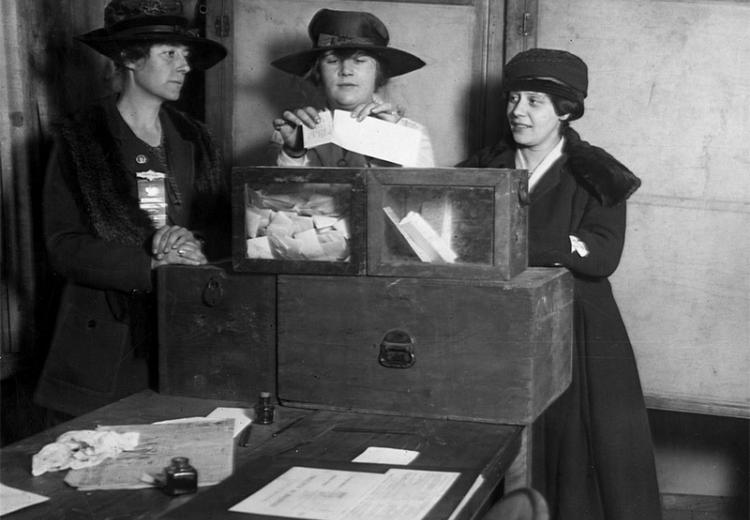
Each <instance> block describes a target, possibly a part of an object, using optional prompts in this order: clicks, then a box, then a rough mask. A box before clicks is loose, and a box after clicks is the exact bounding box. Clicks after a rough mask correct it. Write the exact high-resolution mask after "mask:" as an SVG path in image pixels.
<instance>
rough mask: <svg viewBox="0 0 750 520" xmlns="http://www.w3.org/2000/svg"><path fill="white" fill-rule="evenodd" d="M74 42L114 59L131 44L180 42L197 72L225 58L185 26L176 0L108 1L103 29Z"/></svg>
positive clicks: (212, 43)
mask: <svg viewBox="0 0 750 520" xmlns="http://www.w3.org/2000/svg"><path fill="white" fill-rule="evenodd" d="M76 40H78V41H80V42H83V43H85V44H86V45H88V46H89V47H91V48H93V49H95V50H97V51H99V52H100V53H102V54H104V55H105V56H107V57H108V58H112V59H115V60H116V59H117V57H118V55H119V54H120V52H121V51H122V49H124V48H126V47H128V46H129V45H132V44H139V43H149V42H160V41H163V42H174V43H181V44H184V45H187V46H189V47H190V50H191V57H190V66H191V67H194V68H196V69H201V70H203V69H207V68H209V67H212V66H213V65H215V64H217V63H218V62H220V61H221V60H222V59H224V57H225V56H226V55H227V50H226V48H225V47H224V46H223V45H222V44H220V43H219V42H215V41H213V40H209V39H208V38H203V37H201V36H199V35H198V33H197V31H196V30H195V29H193V28H191V27H190V26H189V22H188V19H187V18H186V17H185V16H184V14H183V7H182V2H180V1H177V0H112V1H111V2H110V3H109V4H108V5H107V7H106V8H105V10H104V27H103V28H101V29H96V30H95V31H91V32H88V33H86V34H82V35H81V36H77V37H76Z"/></svg>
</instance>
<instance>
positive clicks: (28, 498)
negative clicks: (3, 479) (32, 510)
mask: <svg viewBox="0 0 750 520" xmlns="http://www.w3.org/2000/svg"><path fill="white" fill-rule="evenodd" d="M47 500H49V497H45V496H42V495H37V494H36V493H30V492H28V491H23V490H21V489H16V488H12V487H10V486H6V485H5V484H0V516H2V515H7V514H9V513H12V512H13V511H18V510H19V509H23V508H25V507H29V506H33V505H34V504H39V503H40V502H45V501H47Z"/></svg>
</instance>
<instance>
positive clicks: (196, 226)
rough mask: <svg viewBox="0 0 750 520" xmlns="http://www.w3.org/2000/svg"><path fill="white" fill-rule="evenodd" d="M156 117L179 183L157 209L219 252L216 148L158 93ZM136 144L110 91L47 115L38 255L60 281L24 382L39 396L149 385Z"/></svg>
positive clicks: (222, 242) (56, 398) (88, 396)
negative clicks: (52, 135)
mask: <svg viewBox="0 0 750 520" xmlns="http://www.w3.org/2000/svg"><path fill="white" fill-rule="evenodd" d="M160 119H161V123H162V128H163V131H164V136H165V141H164V142H165V147H166V151H167V157H168V162H169V165H170V171H171V172H172V173H171V175H172V176H173V178H174V181H175V182H176V185H177V186H178V191H179V193H180V195H179V203H173V202H174V201H173V200H172V198H171V197H170V198H169V199H170V200H169V204H170V206H169V208H168V215H169V217H170V219H171V221H172V223H173V224H175V225H180V226H184V227H186V228H188V229H190V230H192V231H194V232H199V233H200V234H201V235H202V237H203V238H205V239H206V242H207V244H206V252H207V256H209V259H211V256H216V255H221V254H226V253H228V250H229V244H230V241H229V235H228V232H229V229H230V211H231V208H230V203H229V198H228V193H227V185H226V181H225V179H224V175H223V173H222V170H221V164H220V160H219V157H218V155H217V152H216V150H217V149H216V147H215V146H214V144H213V143H212V140H211V137H210V136H209V134H208V132H207V130H206V128H205V126H204V125H203V124H201V123H199V122H197V121H195V120H193V119H191V118H190V117H189V116H187V115H186V114H183V113H181V112H179V111H177V110H175V109H174V108H170V107H168V106H166V105H164V106H163V108H162V111H161V114H160ZM139 147H141V148H143V149H142V150H141V149H139ZM148 153H149V152H148V149H147V148H146V147H145V144H144V143H142V142H141V141H139V140H138V139H137V138H135V136H134V134H132V131H131V130H130V129H129V127H128V126H127V125H126V123H125V122H124V121H123V120H122V118H121V116H120V114H119V112H118V111H117V107H116V105H115V99H109V100H107V101H106V102H105V103H103V104H100V105H95V106H93V107H91V108H90V109H87V110H85V111H82V112H81V113H78V114H76V115H74V116H72V117H69V118H67V119H65V120H64V121H62V123H61V124H60V125H59V127H58V132H57V135H56V147H55V151H54V152H53V157H52V159H51V161H50V164H49V167H48V171H47V177H46V179H45V187H44V197H43V199H44V201H43V203H44V234H45V241H46V245H47V250H48V254H49V260H50V263H51V264H52V267H53V268H54V269H55V271H57V272H58V273H60V274H61V275H62V276H64V277H65V278H66V284H65V287H64V288H63V293H62V296H61V301H60V307H59V310H58V316H57V320H56V323H55V331H54V337H53V340H52V344H51V346H50V350H49V353H48V356H47V360H46V362H45V366H44V369H43V372H42V376H41V378H40V381H39V384H38V386H37V389H36V395H35V400H36V401H37V403H38V404H40V405H42V406H45V407H48V408H51V409H54V410H57V411H61V412H64V413H67V414H71V415H79V414H81V413H84V412H87V411H89V410H92V409H94V408H97V407H99V406H102V405H104V404H107V403H109V402H112V401H114V400H116V399H119V398H121V397H124V396H126V395H128V394H131V393H133V392H136V391H139V390H143V389H145V388H148V387H152V388H155V386H156V381H155V375H156V366H155V363H156V355H155V352H154V349H155V345H156V335H155V330H156V329H155V319H156V309H155V305H154V296H153V294H152V293H151V289H152V271H151V255H150V252H149V251H150V246H151V238H152V236H153V233H154V229H153V227H152V225H151V222H150V220H149V218H148V215H147V214H146V213H145V212H144V211H143V210H141V209H140V207H139V202H138V190H137V183H136V177H135V171H139V170H142V169H145V168H143V167H141V168H139V169H138V170H137V169H136V167H137V165H136V161H137V160H142V159H143V155H144V154H146V155H147V154H148ZM136 158H137V159H136ZM168 191H169V190H168Z"/></svg>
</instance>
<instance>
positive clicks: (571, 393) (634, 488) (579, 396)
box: [544, 278, 661, 520]
mask: <svg viewBox="0 0 750 520" xmlns="http://www.w3.org/2000/svg"><path fill="white" fill-rule="evenodd" d="M574 309H575V310H574V338H575V339H574V355H573V378H572V383H571V386H570V387H569V388H568V390H566V391H565V393H564V394H563V395H562V396H560V398H559V399H557V400H556V401H555V402H554V403H553V404H552V405H551V406H550V408H549V409H548V411H547V412H546V413H545V415H544V435H545V465H546V467H545V474H546V478H547V482H546V483H545V484H546V486H545V489H544V491H545V495H546V497H547V500H548V502H549V505H550V511H551V512H552V518H553V519H554V520H586V519H595V520H659V519H660V518H661V504H660V500H659V492H658V484H657V481H656V468H655V464H654V454H653V445H652V441H651V432H650V429H649V424H648V416H647V414H646V406H645V403H644V400H643V392H642V390H641V384H640V378H639V376H638V368H637V366H636V362H635V357H634V355H633V349H632V346H631V344H630V340H629V339H628V334H627V331H626V329H625V325H624V323H623V321H622V318H621V316H620V312H619V310H618V308H617V304H616V303H615V300H614V297H613V295H612V290H611V286H610V284H609V281H608V280H606V279H598V280H592V281H590V280H585V279H580V278H577V279H576V282H575V298H574Z"/></svg>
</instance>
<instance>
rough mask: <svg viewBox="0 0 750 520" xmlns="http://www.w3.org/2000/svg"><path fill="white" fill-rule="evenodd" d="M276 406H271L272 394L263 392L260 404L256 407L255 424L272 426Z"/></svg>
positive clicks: (259, 400) (259, 399)
mask: <svg viewBox="0 0 750 520" xmlns="http://www.w3.org/2000/svg"><path fill="white" fill-rule="evenodd" d="M273 410H274V406H273V405H272V404H271V394H270V393H269V392H261V393H260V397H259V398H258V404H256V405H255V422H256V423H258V424H271V423H272V422H273Z"/></svg>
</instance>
